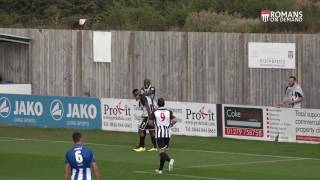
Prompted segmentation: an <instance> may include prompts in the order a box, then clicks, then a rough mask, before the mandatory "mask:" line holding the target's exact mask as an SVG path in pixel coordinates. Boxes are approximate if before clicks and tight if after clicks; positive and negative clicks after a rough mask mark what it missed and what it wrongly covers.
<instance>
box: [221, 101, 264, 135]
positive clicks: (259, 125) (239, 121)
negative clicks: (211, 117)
mask: <svg viewBox="0 0 320 180" xmlns="http://www.w3.org/2000/svg"><path fill="white" fill-rule="evenodd" d="M222 110H223V113H222V126H223V137H229V138H238V139H252V140H264V139H265V138H264V137H265V133H266V126H265V122H264V119H263V117H264V110H263V107H248V106H239V105H223V106H222Z"/></svg>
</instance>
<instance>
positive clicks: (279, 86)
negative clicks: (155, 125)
mask: <svg viewBox="0 0 320 180" xmlns="http://www.w3.org/2000/svg"><path fill="white" fill-rule="evenodd" d="M0 33H7V34H13V35H22V36H27V37H31V38H32V39H33V40H32V43H31V45H30V48H29V49H28V48H27V46H25V45H12V44H6V43H0V65H1V67H0V73H1V74H2V75H3V76H4V78H6V79H9V80H13V81H15V82H18V83H20V82H30V83H32V85H33V93H34V94H39V95H65V96H98V97H113V98H131V91H132V89H133V88H140V87H141V86H142V82H143V79H144V78H146V77H148V78H150V79H151V80H152V83H153V85H154V86H155V87H156V88H157V97H160V96H161V97H164V98H166V99H168V100H177V101H193V102H210V103H230V104H250V105H274V104H276V103H278V102H280V101H281V99H282V95H283V93H284V88H285V86H286V81H287V77H288V76H289V75H296V76H297V77H298V81H299V83H300V84H301V85H302V88H303V90H304V92H305V96H306V98H305V99H306V100H305V103H304V107H308V108H320V102H319V100H320V81H319V80H318V78H319V77H320V35H319V34H246V33H245V34H241V33H199V32H128V31H114V32H112V33H113V34H112V63H95V62H93V49H92V38H93V33H92V31H79V30H48V29H0ZM250 41H259V42H290V43H296V45H297V47H296V51H297V61H296V62H297V64H296V67H297V68H296V70H279V69H249V68H248V57H247V54H248V53H247V43H248V42H250ZM28 61H29V62H28ZM28 63H29V64H31V65H28Z"/></svg>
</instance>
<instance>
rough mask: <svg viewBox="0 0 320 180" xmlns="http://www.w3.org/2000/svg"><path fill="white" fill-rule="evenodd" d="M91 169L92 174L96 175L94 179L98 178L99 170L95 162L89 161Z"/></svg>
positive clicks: (97, 179)
mask: <svg viewBox="0 0 320 180" xmlns="http://www.w3.org/2000/svg"><path fill="white" fill-rule="evenodd" d="M91 169H92V171H93V174H94V176H95V177H96V180H100V171H99V168H98V165H97V163H96V162H92V163H91Z"/></svg>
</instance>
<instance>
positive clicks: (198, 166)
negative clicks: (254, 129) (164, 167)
mask: <svg viewBox="0 0 320 180" xmlns="http://www.w3.org/2000/svg"><path fill="white" fill-rule="evenodd" d="M301 160H306V158H297V159H282V160H269V161H253V162H241V163H225V164H208V165H197V166H190V167H187V168H203V167H221V166H236V165H249V164H264V163H276V162H287V161H301ZM180 169H186V168H180Z"/></svg>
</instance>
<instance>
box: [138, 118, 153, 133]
mask: <svg viewBox="0 0 320 180" xmlns="http://www.w3.org/2000/svg"><path fill="white" fill-rule="evenodd" d="M139 129H141V130H154V125H150V124H149V118H147V117H144V118H143V120H142V122H141V124H140V126H139Z"/></svg>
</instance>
